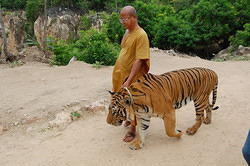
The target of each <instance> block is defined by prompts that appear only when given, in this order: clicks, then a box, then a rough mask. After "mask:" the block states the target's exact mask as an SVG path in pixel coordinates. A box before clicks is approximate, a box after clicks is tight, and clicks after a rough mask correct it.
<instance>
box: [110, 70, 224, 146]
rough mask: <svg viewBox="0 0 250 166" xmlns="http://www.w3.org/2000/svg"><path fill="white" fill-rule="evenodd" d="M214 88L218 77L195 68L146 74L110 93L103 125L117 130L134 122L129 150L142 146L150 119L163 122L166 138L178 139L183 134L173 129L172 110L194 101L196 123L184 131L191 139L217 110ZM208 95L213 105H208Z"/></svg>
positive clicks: (173, 115)
mask: <svg viewBox="0 0 250 166" xmlns="http://www.w3.org/2000/svg"><path fill="white" fill-rule="evenodd" d="M217 88H218V76H217V74H216V73H215V72H214V71H213V70H211V69H206V68H201V67H195V68H187V69H180V70H175V71H170V72H167V73H164V74H161V75H155V74H151V73H147V74H144V75H143V76H141V77H140V78H139V79H138V80H136V81H135V82H134V83H132V84H131V85H130V86H129V87H125V88H122V89H121V90H120V91H119V92H111V91H109V93H110V94H111V102H110V104H109V107H108V115H107V119H106V121H107V123H108V124H111V125H114V126H120V125H122V122H123V121H125V120H128V119H130V120H135V122H136V131H137V134H136V137H135V138H134V140H133V141H132V142H131V143H130V145H129V147H130V149H133V150H137V149H141V148H142V147H143V146H144V142H145V135H146V133H147V131H148V128H149V125H150V119H151V117H159V118H162V119H163V121H164V126H165V132H166V135H168V136H169V137H176V138H181V136H182V134H183V132H182V131H180V130H177V131H176V129H175V128H176V115H175V114H176V113H175V110H176V109H179V108H181V107H182V106H184V105H186V104H187V103H189V102H190V101H193V102H194V107H195V113H196V121H195V124H194V125H193V126H191V127H190V128H188V129H187V130H186V133H187V134H188V135H193V134H195V133H196V132H197V130H198V129H199V128H200V126H201V124H202V123H205V124H210V123H211V118H212V112H211V111H212V110H216V109H218V108H219V107H218V106H216V107H214V105H215V102H216V98H217ZM212 92H213V93H212ZM211 93H212V104H210V102H209V96H210V94H211ZM204 112H206V116H205V117H204Z"/></svg>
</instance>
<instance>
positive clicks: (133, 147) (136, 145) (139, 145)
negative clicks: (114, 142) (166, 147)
mask: <svg viewBox="0 0 250 166" xmlns="http://www.w3.org/2000/svg"><path fill="white" fill-rule="evenodd" d="M142 147H143V142H142V141H141V140H139V139H137V138H135V139H134V140H133V142H131V143H130V145H129V148H130V149H131V150H138V149H141V148H142Z"/></svg>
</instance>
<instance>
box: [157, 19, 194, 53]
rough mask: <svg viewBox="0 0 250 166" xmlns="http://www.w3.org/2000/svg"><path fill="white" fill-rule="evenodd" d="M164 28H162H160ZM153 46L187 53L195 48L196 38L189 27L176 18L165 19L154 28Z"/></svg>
mask: <svg viewBox="0 0 250 166" xmlns="http://www.w3.org/2000/svg"><path fill="white" fill-rule="evenodd" d="M162 27H164V28H162ZM156 31H157V33H156V35H155V38H154V40H153V43H154V45H156V46H158V48H161V49H171V48H174V49H178V50H180V51H188V50H190V49H191V48H193V47H195V42H196V41H197V36H196V34H195V33H194V31H193V29H192V27H191V25H190V24H189V23H187V22H185V21H183V20H181V19H178V18H176V17H165V18H164V19H162V20H161V21H160V22H159V25H158V26H157V28H156Z"/></svg>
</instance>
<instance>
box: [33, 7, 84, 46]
mask: <svg viewBox="0 0 250 166" xmlns="http://www.w3.org/2000/svg"><path fill="white" fill-rule="evenodd" d="M44 21H45V19H44V16H39V17H38V19H37V20H36V21H35V24H34V32H35V36H36V38H37V41H38V43H39V44H40V46H42V44H41V43H42V41H43V34H44ZM79 23H80V16H79V15H78V14H76V13H74V12H73V11H71V10H69V9H62V8H51V9H49V10H48V17H47V25H46V26H47V28H46V29H47V31H46V33H47V37H52V38H55V39H59V40H74V39H76V38H77V37H78V36H79V35H78V27H79Z"/></svg>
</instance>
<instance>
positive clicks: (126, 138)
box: [123, 131, 135, 142]
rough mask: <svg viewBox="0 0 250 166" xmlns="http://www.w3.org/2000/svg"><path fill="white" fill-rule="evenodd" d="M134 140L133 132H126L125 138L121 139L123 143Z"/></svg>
mask: <svg viewBox="0 0 250 166" xmlns="http://www.w3.org/2000/svg"><path fill="white" fill-rule="evenodd" d="M134 138H135V132H133V131H128V132H127V134H126V135H125V137H124V138H123V141H124V142H131V141H133V139H134Z"/></svg>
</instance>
